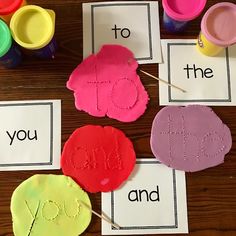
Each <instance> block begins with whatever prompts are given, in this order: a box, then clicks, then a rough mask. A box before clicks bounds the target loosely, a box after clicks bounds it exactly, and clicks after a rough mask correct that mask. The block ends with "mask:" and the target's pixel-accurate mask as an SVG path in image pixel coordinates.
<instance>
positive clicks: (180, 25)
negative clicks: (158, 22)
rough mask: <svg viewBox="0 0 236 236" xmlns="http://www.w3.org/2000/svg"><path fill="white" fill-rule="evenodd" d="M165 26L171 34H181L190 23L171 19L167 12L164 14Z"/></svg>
mask: <svg viewBox="0 0 236 236" xmlns="http://www.w3.org/2000/svg"><path fill="white" fill-rule="evenodd" d="M163 26H164V28H165V29H166V30H167V31H169V32H171V33H181V32H183V31H184V30H186V28H187V26H188V21H177V20H174V19H172V18H171V17H169V16H168V15H167V14H166V13H165V12H164V14H163Z"/></svg>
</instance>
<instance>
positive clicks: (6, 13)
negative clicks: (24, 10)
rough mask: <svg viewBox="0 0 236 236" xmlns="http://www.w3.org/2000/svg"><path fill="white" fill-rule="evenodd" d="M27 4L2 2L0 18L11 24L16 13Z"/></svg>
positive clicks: (0, 1)
mask: <svg viewBox="0 0 236 236" xmlns="http://www.w3.org/2000/svg"><path fill="white" fill-rule="evenodd" d="M26 4H27V3H26V1H25V0H0V17H1V18H2V19H3V20H4V21H5V22H6V23H8V24H9V23H10V20H11V17H12V15H13V14H14V12H15V11H17V10H18V9H19V8H20V7H23V6H25V5H26Z"/></svg>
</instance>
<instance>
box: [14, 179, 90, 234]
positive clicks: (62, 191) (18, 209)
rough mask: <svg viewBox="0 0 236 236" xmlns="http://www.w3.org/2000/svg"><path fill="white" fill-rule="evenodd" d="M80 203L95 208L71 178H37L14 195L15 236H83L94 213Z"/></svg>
mask: <svg viewBox="0 0 236 236" xmlns="http://www.w3.org/2000/svg"><path fill="white" fill-rule="evenodd" d="M80 202H83V203H85V204H87V205H88V206H91V203H90V200H89V197H88V195H87V193H86V192H84V191H83V190H82V189H81V188H80V187H79V186H78V185H77V183H75V182H74V181H73V180H72V179H71V178H70V177H67V176H64V175H34V176H32V177H31V178H29V179H27V180H25V181H24V182H23V183H21V184H20V185H19V186H18V187H17V188H16V190H15V191H14V193H13V195H12V199H11V212H12V219H13V231H14V235H15V236H27V235H28V236H31V235H32V236H33V235H50V236H64V235H70V236H77V235H80V234H81V233H82V232H83V231H84V230H85V229H86V228H87V227H88V225H89V223H90V221H91V211H89V210H88V209H86V208H84V207H83V206H82V205H81V204H80ZM48 232H50V233H48Z"/></svg>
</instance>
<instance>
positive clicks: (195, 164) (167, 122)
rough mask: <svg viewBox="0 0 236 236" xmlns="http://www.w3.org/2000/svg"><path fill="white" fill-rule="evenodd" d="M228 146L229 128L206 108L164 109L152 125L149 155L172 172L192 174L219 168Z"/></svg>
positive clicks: (195, 106) (230, 143)
mask: <svg viewBox="0 0 236 236" xmlns="http://www.w3.org/2000/svg"><path fill="white" fill-rule="evenodd" d="M231 146H232V138H231V133H230V130H229V128H228V127H227V126H226V125H225V124H223V123H222V121H221V119H220V118H219V117H218V116H217V115H216V114H215V113H214V112H213V111H212V109H211V108H209V107H206V106H200V105H191V106H187V107H165V108H163V109H162V110H161V111H160V112H159V113H158V114H157V115H156V117H155V119H154V121H153V124H152V131H151V148H152V152H153V154H154V155H155V157H156V158H157V159H158V160H159V161H161V162H162V163H164V164H166V165H167V166H169V167H172V168H174V169H178V170H184V171H189V172H194V171H199V170H203V169H206V168H209V167H212V166H216V165H219V164H221V163H223V162H224V157H225V154H227V153H228V152H229V150H230V148H231Z"/></svg>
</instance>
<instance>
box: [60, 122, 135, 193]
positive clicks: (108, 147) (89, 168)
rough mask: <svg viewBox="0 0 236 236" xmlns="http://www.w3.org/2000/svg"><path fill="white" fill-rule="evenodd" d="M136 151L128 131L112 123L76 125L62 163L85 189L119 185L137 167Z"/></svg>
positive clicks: (65, 169) (107, 188)
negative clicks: (124, 131)
mask: <svg viewBox="0 0 236 236" xmlns="http://www.w3.org/2000/svg"><path fill="white" fill-rule="evenodd" d="M135 161H136V155H135V152H134V148H133V144H132V143H131V141H130V140H129V139H128V138H127V137H126V136H125V134H124V133H123V132H122V131H120V130H118V129H116V128H113V127H111V126H105V127H102V126H93V125H87V126H83V127H81V128H78V129H76V130H75V131H74V132H73V134H72V135H71V136H70V137H69V139H68V140H67V142H66V143H65V146H64V148H63V152H62V157H61V167H62V171H63V173H64V174H65V175H69V176H71V177H72V178H73V179H75V180H76V181H77V182H78V183H79V185H80V186H81V187H82V188H84V189H85V190H86V191H89V192H91V193H95V192H109V191H112V190H115V189H116V188H118V187H119V186H120V185H121V184H122V183H123V182H124V181H125V180H126V179H127V178H128V177H129V175H130V173H131V171H132V170H133V168H134V165H135Z"/></svg>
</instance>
